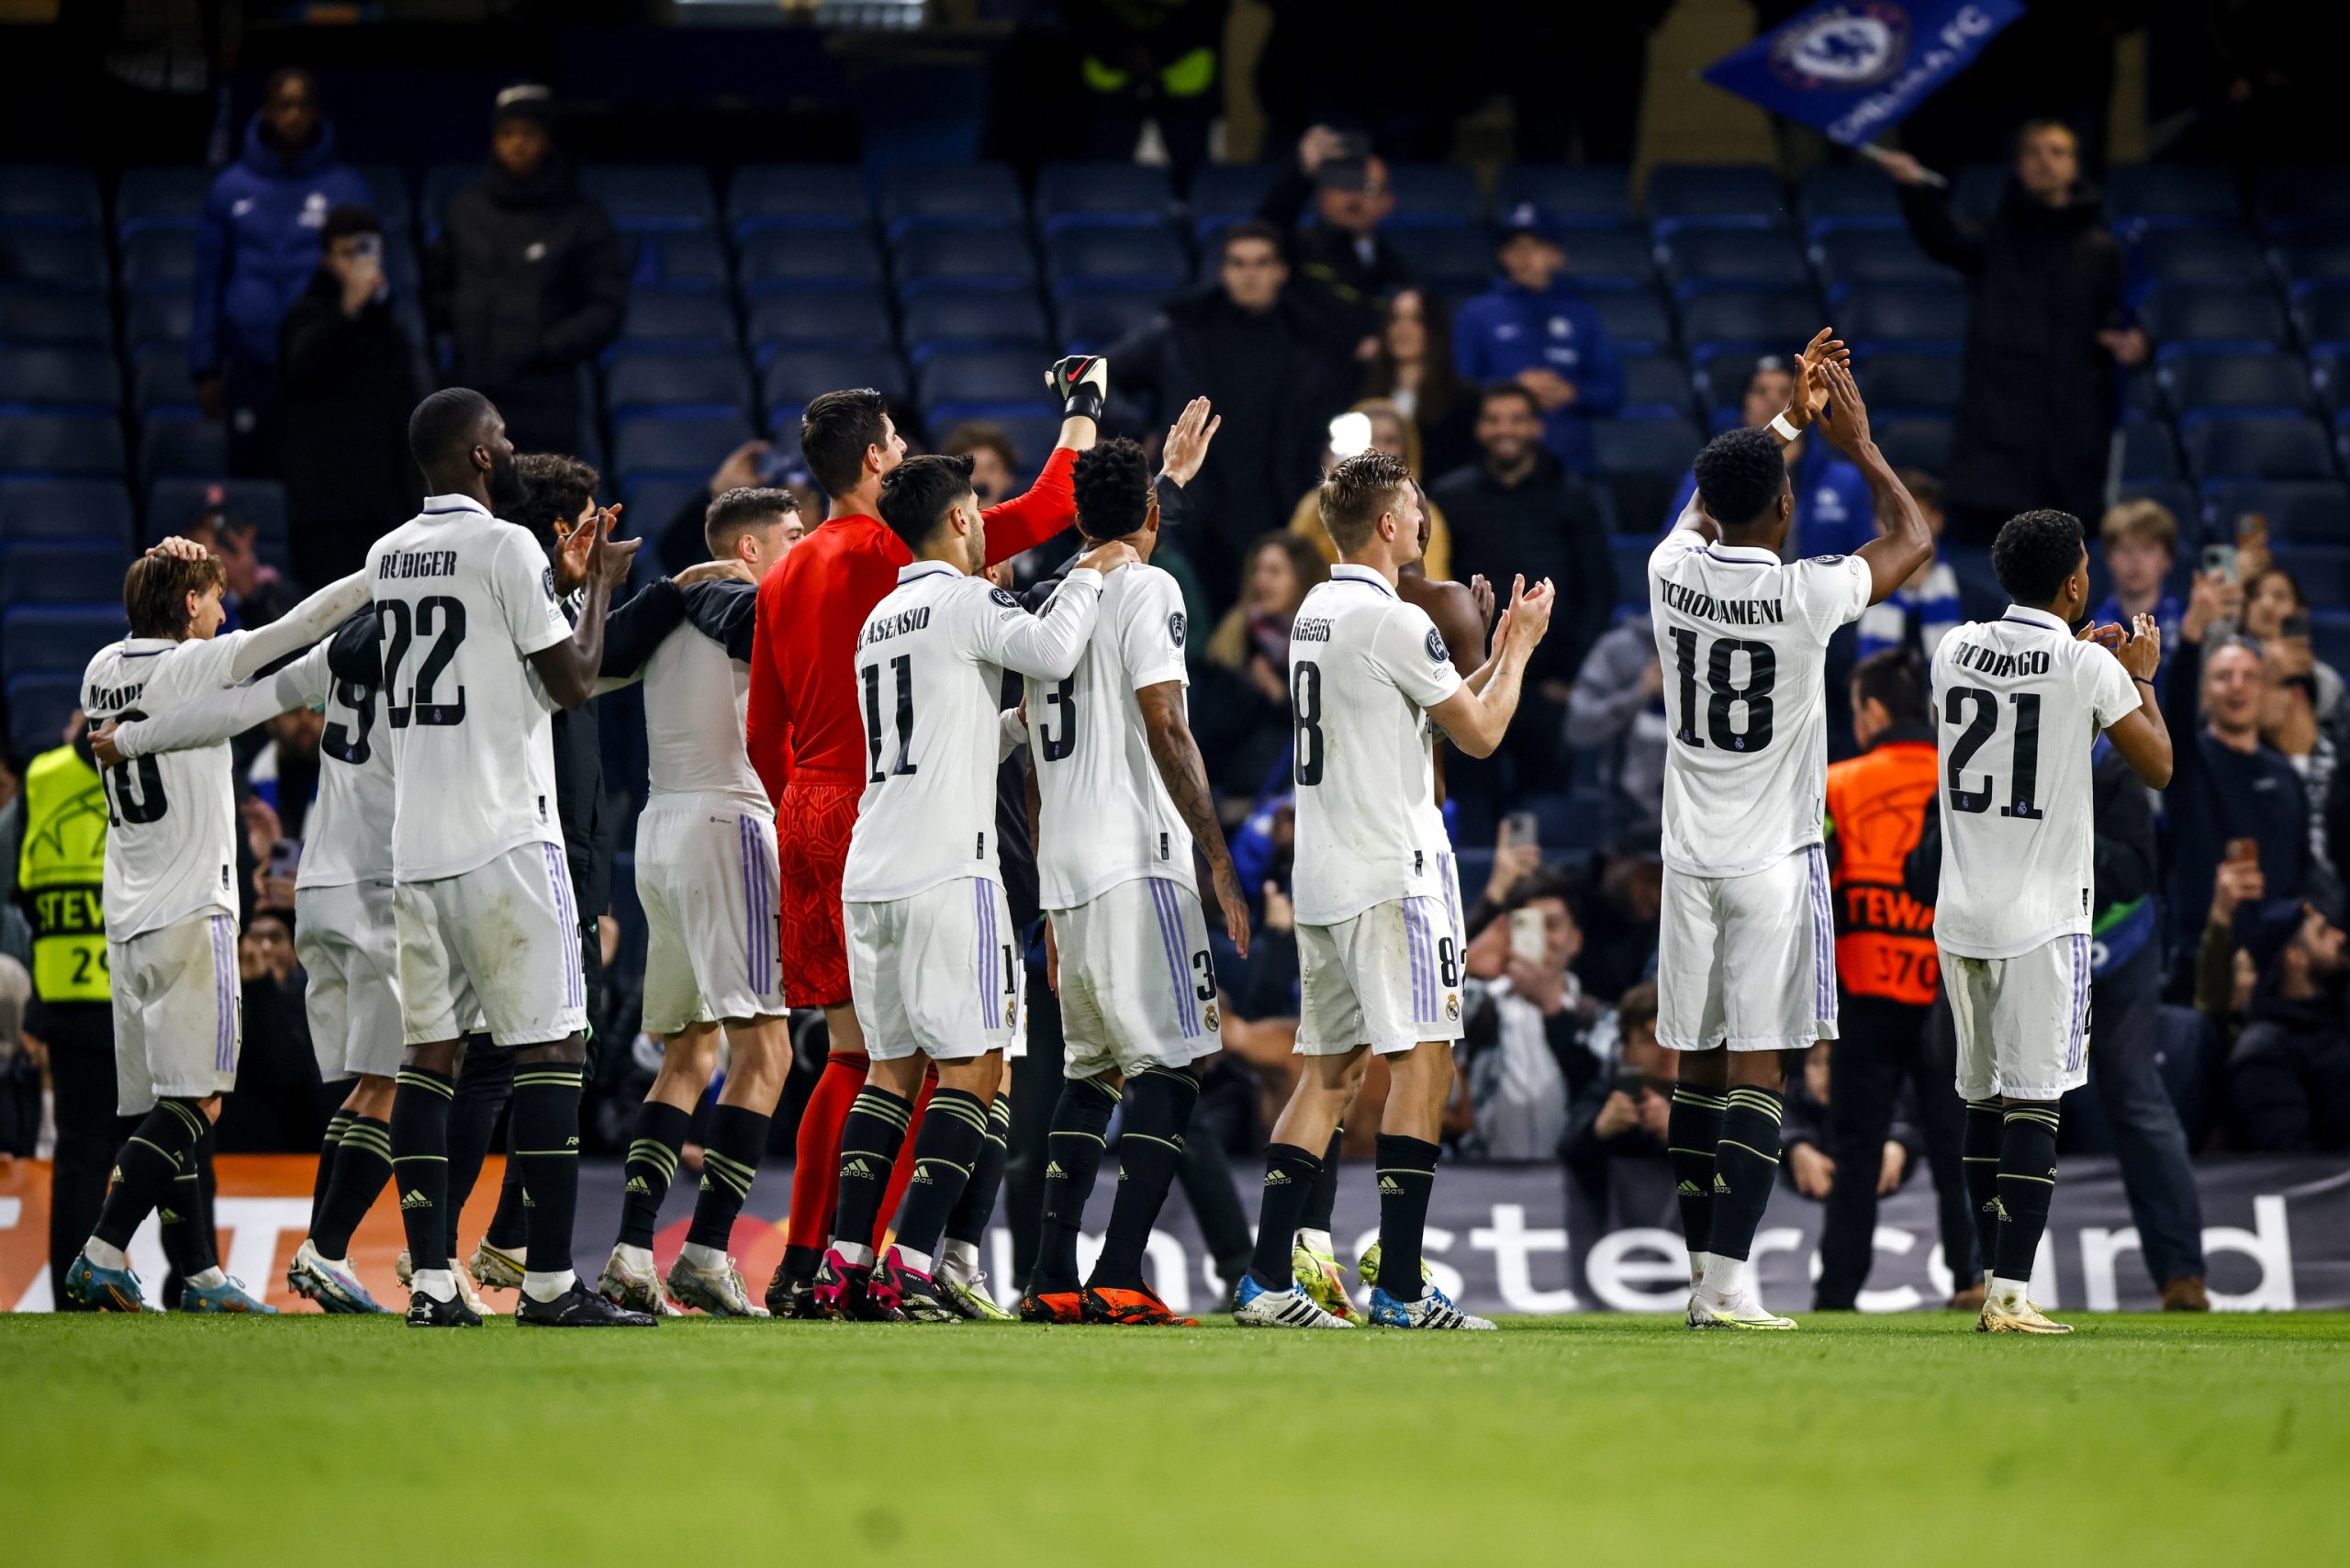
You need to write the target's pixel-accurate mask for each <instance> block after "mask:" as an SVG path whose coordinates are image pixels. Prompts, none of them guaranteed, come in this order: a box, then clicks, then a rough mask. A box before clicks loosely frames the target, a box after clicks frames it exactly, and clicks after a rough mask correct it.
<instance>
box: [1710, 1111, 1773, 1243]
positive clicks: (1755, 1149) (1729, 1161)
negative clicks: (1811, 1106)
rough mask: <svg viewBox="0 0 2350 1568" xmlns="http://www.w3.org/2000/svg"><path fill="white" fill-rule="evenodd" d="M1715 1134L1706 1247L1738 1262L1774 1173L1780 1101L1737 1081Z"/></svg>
mask: <svg viewBox="0 0 2350 1568" xmlns="http://www.w3.org/2000/svg"><path fill="white" fill-rule="evenodd" d="M1728 1098H1729V1108H1728V1109H1726V1110H1725V1111H1723V1112H1722V1136H1721V1140H1720V1142H1718V1144H1716V1145H1715V1147H1714V1204H1713V1208H1714V1212H1713V1215H1712V1217H1711V1219H1710V1221H1709V1222H1708V1224H1707V1237H1706V1239H1707V1244H1708V1245H1707V1248H1706V1250H1707V1251H1708V1252H1711V1253H1712V1254H1713V1255H1714V1256H1715V1257H1717V1258H1734V1259H1736V1260H1739V1261H1740V1262H1741V1263H1742V1262H1744V1261H1745V1260H1746V1259H1747V1255H1748V1254H1749V1253H1751V1252H1752V1251H1753V1249H1754V1232H1755V1231H1756V1230H1757V1229H1758V1228H1760V1227H1761V1226H1762V1210H1763V1209H1764V1208H1765V1207H1766V1206H1767V1205H1768V1204H1770V1202H1771V1187H1772V1184H1773V1183H1774V1182H1776V1181H1777V1180H1778V1179H1779V1117H1780V1115H1781V1114H1783V1111H1784V1108H1785V1102H1784V1101H1783V1100H1781V1099H1780V1097H1779V1096H1778V1095H1777V1094H1775V1093H1774V1092H1772V1091H1770V1090H1768V1089H1763V1088H1760V1087H1758V1086H1756V1085H1754V1084H1751V1083H1742V1084H1740V1085H1738V1086H1737V1087H1736V1088H1733V1089H1732V1090H1731V1091H1730V1092H1729V1096H1728Z"/></svg>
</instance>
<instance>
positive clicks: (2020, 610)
mask: <svg viewBox="0 0 2350 1568" xmlns="http://www.w3.org/2000/svg"><path fill="white" fill-rule="evenodd" d="M1999 619H2000V620H2002V621H2020V622H2023V623H2024V624H2025V625H2027V626H2045V627H2046V628H2047V629H2048V630H2050V631H2051V632H2062V633H2065V636H2067V637H2069V636H2071V635H2072V634H2073V629H2072V628H2071V627H2070V626H2067V625H2065V622H2062V621H2060V620H2058V619H2057V618H2056V617H2055V616H2053V615H2051V614H2050V613H2049V612H2048V611H2046V610H2033V609H2031V607H2029V606H2027V605H2021V604H2011V605H2009V606H2008V608H2007V612H2006V613H2005V614H2003V615H2001V616H2000V617H1999Z"/></svg>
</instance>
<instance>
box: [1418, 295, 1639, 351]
mask: <svg viewBox="0 0 2350 1568" xmlns="http://www.w3.org/2000/svg"><path fill="white" fill-rule="evenodd" d="M1447 303H1448V305H1449V304H1450V303H1451V302H1450V301H1449V300H1448V301H1447ZM1583 303H1584V304H1586V305H1588V306H1590V307H1591V308H1592V309H1593V311H1594V312H1595V313H1596V314H1597V316H1598V317H1599V324H1600V326H1601V327H1602V328H1603V329H1604V330H1606V333H1607V336H1608V338H1609V340H1610V341H1611V342H1614V343H1615V345H1616V347H1617V350H1619V351H1622V352H1631V351H1635V350H1638V351H1640V352H1644V353H1645V352H1651V351H1653V350H1656V349H1661V348H1664V347H1667V346H1669V345H1670V344H1671V343H1672V342H1673V318H1672V317H1671V316H1670V315H1669V314H1667V313H1666V311H1665V308H1664V301H1663V300H1662V299H1659V298H1658V297H1656V294H1655V292H1654V291H1653V290H1651V289H1645V288H1638V289H1634V288H1595V289H1593V290H1591V291H1590V292H1589V293H1587V294H1585V295H1584V296H1583ZM1454 313H1455V314H1458V313H1459V312H1458V309H1457V308H1455V312H1454Z"/></svg>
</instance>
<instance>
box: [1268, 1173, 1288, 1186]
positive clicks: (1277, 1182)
mask: <svg viewBox="0 0 2350 1568" xmlns="http://www.w3.org/2000/svg"><path fill="white" fill-rule="evenodd" d="M1265 1185H1266V1186H1268V1187H1286V1186H1288V1185H1289V1172H1288V1171H1286V1170H1268V1171H1266V1172H1265Z"/></svg>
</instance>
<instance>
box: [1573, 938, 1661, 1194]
mask: <svg viewBox="0 0 2350 1568" xmlns="http://www.w3.org/2000/svg"><path fill="white" fill-rule="evenodd" d="M1616 1029H1617V1058H1616V1063H1615V1070H1614V1071H1613V1072H1610V1073H1595V1074H1594V1075H1593V1076H1592V1079H1591V1081H1590V1082H1588V1083H1587V1084H1585V1085H1584V1087H1583V1092H1582V1093H1580V1094H1578V1095H1577V1096H1575V1100H1574V1103H1573V1105H1572V1107H1571V1108H1570V1109H1569V1111H1568V1113H1567V1131H1566V1136H1565V1137H1562V1138H1561V1139H1560V1141H1559V1155H1560V1158H1561V1159H1563V1160H1564V1161H1565V1162H1566V1167H1567V1174H1568V1177H1569V1179H1570V1180H1571V1181H1572V1182H1573V1183H1574V1184H1575V1185H1576V1186H1577V1187H1579V1188H1581V1189H1582V1190H1583V1194H1584V1195H1585V1196H1586V1197H1588V1198H1590V1199H1592V1200H1593V1201H1594V1203H1595V1205H1596V1206H1597V1207H1599V1209H1600V1210H1601V1211H1602V1212H1604V1213H1609V1214H1619V1213H1621V1212H1622V1210H1623V1208H1624V1207H1625V1204H1624V1203H1623V1198H1624V1196H1625V1195H1626V1194H1625V1193H1624V1192H1623V1190H1624V1189H1627V1188H1651V1189H1661V1191H1662V1193H1663V1195H1664V1198H1665V1199H1666V1204H1665V1206H1666V1207H1668V1208H1669V1207H1671V1201H1670V1200H1671V1197H1672V1193H1673V1165H1672V1161H1671V1159H1669V1158H1668V1157H1667V1156H1666V1154H1665V1151H1664V1147H1665V1146H1664V1129H1665V1124H1666V1121H1667V1120H1668V1118H1669V1115H1670V1113H1671V1111H1672V1108H1673V1053H1672V1052H1671V1051H1669V1050H1666V1049H1665V1048H1664V1047H1662V1046H1661V1045H1659V1044H1657V1040H1656V982H1655V981H1654V980H1642V981H1641V982H1640V983H1639V984H1638V985H1636V986H1634V987H1632V988H1631V989H1630V990H1629V991H1626V992H1625V993H1624V998H1623V1000H1622V1001H1621V1002H1617V1004H1616Z"/></svg>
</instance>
